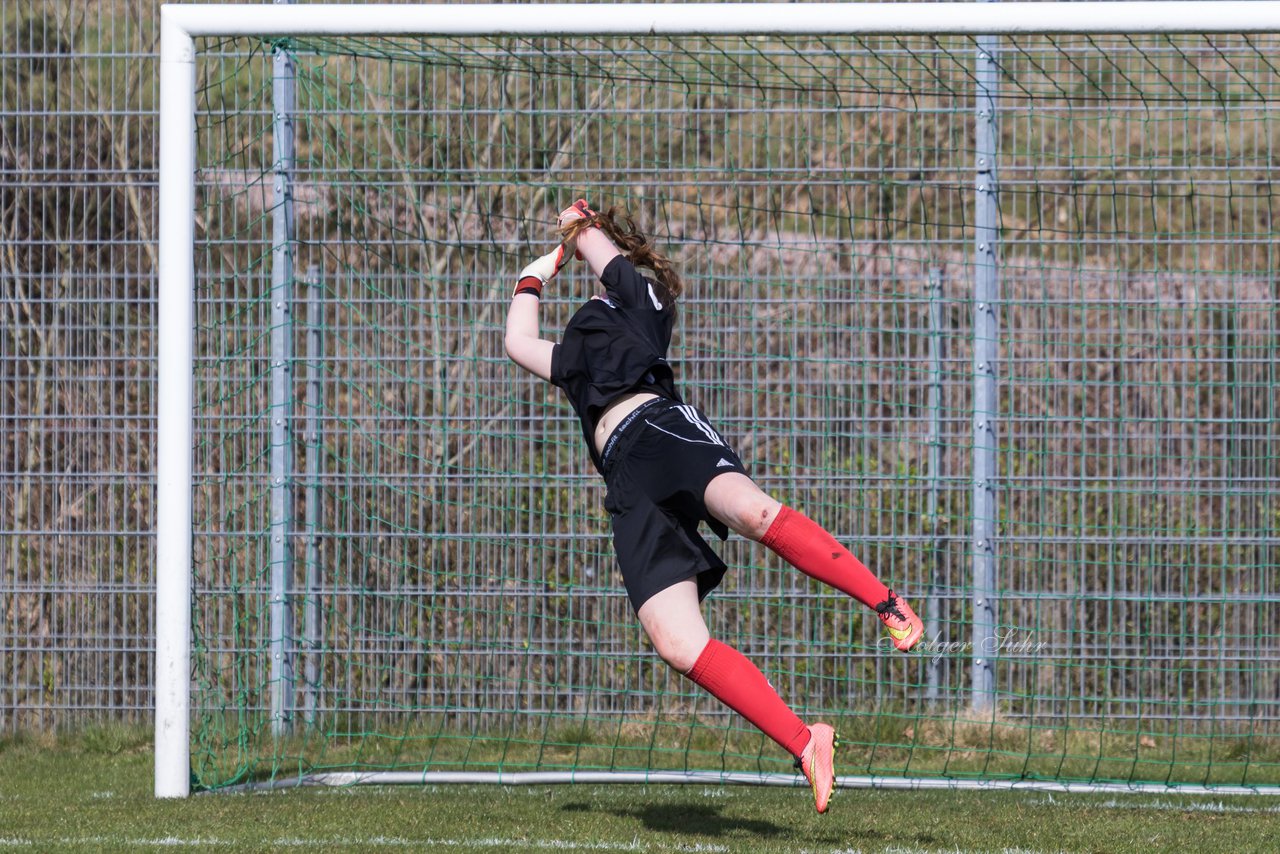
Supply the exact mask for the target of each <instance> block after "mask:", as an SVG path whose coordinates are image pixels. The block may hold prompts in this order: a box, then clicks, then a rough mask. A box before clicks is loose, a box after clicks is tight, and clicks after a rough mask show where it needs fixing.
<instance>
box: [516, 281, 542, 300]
mask: <svg viewBox="0 0 1280 854" xmlns="http://www.w3.org/2000/svg"><path fill="white" fill-rule="evenodd" d="M542 284H543V282H542V279H539V278H538V277H537V276H525V277H523V278H521V279H520V281H518V282H516V292H515V293H513V294H512V295H511V296H512V297H518V296H520V294H533V295H534V296H535V297H537V298H538V299H542Z"/></svg>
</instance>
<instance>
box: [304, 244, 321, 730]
mask: <svg viewBox="0 0 1280 854" xmlns="http://www.w3.org/2000/svg"><path fill="white" fill-rule="evenodd" d="M323 295H324V288H323V283H322V282H321V281H320V268H319V267H309V268H308V269H307V282H306V297H305V299H306V304H307V360H306V409H305V414H304V416H303V425H302V436H303V443H304V445H305V448H306V451H305V454H304V457H303V463H302V465H303V476H302V489H303V524H302V536H303V552H302V553H303V558H302V563H303V572H304V574H305V579H306V580H305V581H304V582H303V585H304V587H303V589H304V596H305V598H304V599H303V604H302V650H303V655H304V656H305V658H304V664H303V672H302V720H303V721H304V722H305V723H306V724H307V725H308V726H312V725H314V724H315V720H316V708H317V707H318V705H319V697H318V694H319V690H320V662H319V655H320V537H319V535H318V534H317V533H316V531H317V529H318V526H319V519H320V414H319V413H320V401H321V396H320V371H321V368H320V357H321V353H322V352H323V351H322V349H321V341H320V327H321V324H322V322H323V317H324V314H323V311H324V309H323V302H322V300H323Z"/></svg>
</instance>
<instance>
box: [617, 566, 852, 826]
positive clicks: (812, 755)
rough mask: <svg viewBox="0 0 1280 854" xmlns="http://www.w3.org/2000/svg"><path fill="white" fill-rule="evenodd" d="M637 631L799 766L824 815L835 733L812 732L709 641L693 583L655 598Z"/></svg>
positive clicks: (754, 670)
mask: <svg viewBox="0 0 1280 854" xmlns="http://www.w3.org/2000/svg"><path fill="white" fill-rule="evenodd" d="M638 614H639V617H640V625H642V626H643V627H644V630H645V633H646V634H647V635H648V636H649V640H650V641H652V642H653V647H654V649H655V650H656V651H657V653H658V655H660V656H661V657H662V659H663V661H665V662H667V664H669V665H671V666H672V667H674V668H675V669H676V670H678V671H680V672H681V673H683V674H684V675H685V676H687V677H689V679H690V680H692V681H693V682H694V683H696V684H697V685H698V686H700V687H701V688H703V689H705V690H706V691H708V692H710V693H711V694H712V695H713V696H715V697H716V698H717V699H719V700H720V702H722V703H724V704H725V705H726V706H728V707H729V708H731V709H733V710H734V711H735V712H737V713H738V714H740V715H742V716H743V717H744V718H746V719H747V720H748V721H750V722H751V723H752V724H754V725H755V726H756V728H758V729H759V730H760V731H761V732H763V733H764V734H765V735H767V736H769V738H771V739H773V740H774V741H776V742H777V743H778V744H779V745H781V746H782V748H783V750H786V751H787V752H788V753H790V754H791V755H792V756H794V757H795V758H796V760H797V762H798V763H799V764H800V767H801V770H803V771H804V774H805V777H806V778H808V780H809V783H810V785H811V786H812V787H813V793H814V803H815V804H816V806H817V808H818V812H825V811H826V808H827V801H828V799H829V798H830V797H831V790H832V788H833V787H834V785H835V766H834V758H833V756H834V752H835V747H836V741H835V732H834V731H833V730H832V729H831V727H830V726H828V725H827V724H814V725H813V727H812V728H810V727H809V726H806V725H805V723H804V721H802V720H800V718H799V716H797V715H796V713H795V712H793V711H792V710H791V707H790V706H788V705H787V704H786V702H785V701H783V699H782V698H781V697H779V696H778V692H777V691H775V690H774V688H773V686H772V685H770V684H769V680H768V679H766V678H765V676H764V674H763V673H761V672H760V668H758V667H756V666H755V665H754V664H752V663H751V660H750V659H748V658H747V657H746V656H744V655H743V654H742V653H740V652H738V650H736V649H734V648H733V647H731V646H729V645H728V644H725V643H721V642H720V641H718V640H715V639H714V638H712V637H711V634H710V632H708V631H707V624H706V622H704V621H703V619H702V609H701V607H700V606H699V603H698V585H697V582H695V581H694V580H693V579H688V580H685V581H680V582H677V583H676V584H673V585H671V586H670V587H668V588H666V589H664V590H661V591H659V592H658V593H655V594H654V595H653V596H651V597H650V598H649V599H648V600H646V601H645V603H644V604H643V605H641V606H640V610H639V612H638Z"/></svg>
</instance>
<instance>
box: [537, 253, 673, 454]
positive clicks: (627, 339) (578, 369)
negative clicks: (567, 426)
mask: <svg viewBox="0 0 1280 854" xmlns="http://www.w3.org/2000/svg"><path fill="white" fill-rule="evenodd" d="M600 281H601V282H602V283H603V284H604V288H605V295H606V297H607V298H606V299H592V300H588V302H587V304H586V305H584V306H582V308H580V309H578V310H577V311H576V312H575V313H574V315H573V318H572V319H571V320H570V321H569V325H568V326H566V327H565V330H564V335H563V337H562V338H561V340H560V343H559V344H557V345H556V346H555V349H554V350H552V353H551V382H552V383H554V384H555V385H557V386H559V387H560V388H562V389H564V392H565V394H566V395H568V397H569V402H570V403H571V404H572V405H573V411H574V412H576V413H577V415H578V420H579V421H580V422H581V424H582V435H583V436H584V437H585V438H586V440H587V449H588V450H589V451H590V452H591V461H592V462H593V463H595V466H596V469H597V470H598V471H600V472H601V473H603V471H604V466H603V463H602V461H601V460H600V455H599V454H598V453H597V452H596V448H595V443H594V442H593V440H592V434H593V433H594V432H595V426H596V421H598V420H599V418H600V413H601V412H602V411H604V409H605V408H606V407H607V406H608V405H609V404H610V403H612V402H613V401H614V400H616V399H617V398H618V397H621V396H622V395H624V394H626V393H628V392H631V391H652V392H654V393H656V394H660V395H662V396H663V397H669V398H671V399H672V400H674V401H676V402H683V401H682V400H681V398H680V395H679V394H678V393H677V392H676V388H675V377H674V375H673V374H672V372H671V366H670V365H669V364H667V348H668V347H670V346H671V329H672V327H673V326H674V324H675V311H674V309H673V307H672V306H668V305H663V304H662V303H661V302H660V301H659V300H658V298H657V297H656V296H655V295H654V290H653V285H652V284H651V283H650V282H649V280H648V279H646V278H645V277H644V276H642V275H640V272H639V271H638V270H637V269H636V268H635V265H633V264H632V263H631V262H630V261H629V260H627V258H626V257H625V256H623V255H618V256H617V257H615V258H614V259H613V260H612V261H610V262H609V264H608V266H606V267H605V268H604V271H603V272H602V273H601V274H600Z"/></svg>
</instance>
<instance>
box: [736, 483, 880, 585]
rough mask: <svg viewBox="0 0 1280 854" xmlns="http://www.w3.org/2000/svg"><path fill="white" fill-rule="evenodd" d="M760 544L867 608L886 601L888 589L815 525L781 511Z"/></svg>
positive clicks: (796, 513)
mask: <svg viewBox="0 0 1280 854" xmlns="http://www.w3.org/2000/svg"><path fill="white" fill-rule="evenodd" d="M760 542H762V543H764V544H765V545H766V546H768V547H769V548H771V549H773V550H774V551H775V552H777V553H778V554H779V555H780V556H782V557H783V558H784V559H786V561H787V562H788V563H790V564H791V565H792V566H794V567H795V568H796V569H798V570H800V571H801V572H803V573H804V574H805V575H808V576H810V577H811V578H816V579H818V580H819V581H821V582H822V583H823V584H829V585H831V586H832V587H834V588H836V589H837V590H840V591H842V592H844V593H847V594H849V595H850V596H852V597H853V598H854V599H857V600H858V601H859V602H861V603H862V604H863V605H866V606H867V607H868V608H874V607H875V606H876V605H879V604H880V603H881V602H883V601H884V600H885V599H888V598H889V588H887V587H885V586H884V584H883V583H882V582H881V581H880V579H878V578H876V577H875V575H873V574H872V573H871V570H869V569H867V568H866V566H865V565H863V563H862V561H860V560H858V559H857V558H856V557H854V556H853V555H852V554H851V553H850V552H849V550H848V549H846V548H845V547H844V546H842V545H840V544H839V543H838V542H836V540H835V537H833V536H831V535H830V534H828V533H827V532H826V530H825V529H824V528H823V527H822V526H821V525H819V524H818V523H817V522H815V521H813V520H812V519H810V518H809V517H808V516H806V515H804V514H803V513H800V512H799V511H796V510H792V509H791V508H790V507H783V508H782V509H781V510H780V511H778V515H777V517H776V518H775V519H774V520H773V524H771V525H770V526H769V530H768V531H766V532H765V535H764V536H763V537H761V538H760Z"/></svg>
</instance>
